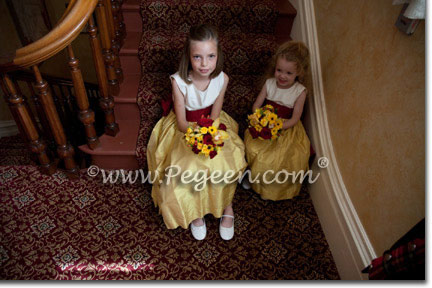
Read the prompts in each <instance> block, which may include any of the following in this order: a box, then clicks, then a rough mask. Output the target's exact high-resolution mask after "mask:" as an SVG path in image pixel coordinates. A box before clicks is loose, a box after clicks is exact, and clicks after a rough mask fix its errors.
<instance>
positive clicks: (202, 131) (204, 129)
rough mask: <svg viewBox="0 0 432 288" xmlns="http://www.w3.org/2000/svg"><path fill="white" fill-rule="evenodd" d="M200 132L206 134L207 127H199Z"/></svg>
mask: <svg viewBox="0 0 432 288" xmlns="http://www.w3.org/2000/svg"><path fill="white" fill-rule="evenodd" d="M200 132H201V134H207V132H208V129H207V127H201V129H200Z"/></svg>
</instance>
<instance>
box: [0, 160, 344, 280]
mask: <svg viewBox="0 0 432 288" xmlns="http://www.w3.org/2000/svg"><path fill="white" fill-rule="evenodd" d="M0 187H1V188H0V203H1V207H2V208H1V212H0V214H1V225H0V279H136V280H143V279H184V280H186V279H187V280H192V279H338V277H339V276H338V273H337V270H336V267H335V264H334V262H333V258H332V255H331V253H330V250H329V247H328V245H327V242H326V240H325V237H324V235H323V232H322V230H321V226H320V223H319V220H318V218H317V215H316V213H315V211H314V208H313V205H312V201H311V199H310V197H309V195H308V193H307V191H306V190H303V191H302V193H301V195H300V196H299V197H298V198H296V199H295V200H294V201H280V202H271V201H264V200H261V199H260V198H259V197H258V196H257V195H256V194H255V193H254V192H252V191H244V190H242V189H241V188H238V190H237V193H236V195H235V200H234V207H235V212H236V218H235V229H236V230H235V237H234V238H233V240H231V241H223V240H222V239H221V238H220V236H219V232H218V224H219V222H218V219H215V218H213V217H212V216H210V215H208V216H207V217H206V219H207V221H206V222H207V226H208V234H207V237H206V239H205V240H203V241H196V240H194V239H193V237H192V235H191V233H190V231H189V230H184V229H182V228H178V229H175V230H168V229H166V228H165V226H164V224H163V221H162V217H161V216H160V215H158V211H157V209H156V208H155V207H154V206H153V203H152V201H151V198H150V187H149V186H148V185H141V184H138V185H136V184H134V185H130V184H120V183H119V184H103V183H102V179H100V178H99V177H96V178H91V177H89V176H88V175H87V173H86V171H84V170H83V171H81V177H80V179H79V180H68V179H67V178H66V176H65V174H63V173H62V172H57V173H56V174H54V175H53V176H46V175H42V174H41V173H40V172H39V171H38V170H37V168H36V167H34V166H0Z"/></svg>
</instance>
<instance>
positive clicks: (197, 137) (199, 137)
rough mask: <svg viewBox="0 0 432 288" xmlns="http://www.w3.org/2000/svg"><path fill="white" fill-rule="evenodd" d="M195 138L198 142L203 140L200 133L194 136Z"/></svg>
mask: <svg viewBox="0 0 432 288" xmlns="http://www.w3.org/2000/svg"><path fill="white" fill-rule="evenodd" d="M196 139H197V140H198V142H201V143H202V141H203V136H202V135H201V134H200V135H198V136H196Z"/></svg>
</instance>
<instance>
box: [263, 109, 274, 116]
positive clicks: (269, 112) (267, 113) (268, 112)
mask: <svg viewBox="0 0 432 288" xmlns="http://www.w3.org/2000/svg"><path fill="white" fill-rule="evenodd" d="M271 114H272V112H271V111H270V110H265V111H264V115H266V117H268V116H270V115H271Z"/></svg>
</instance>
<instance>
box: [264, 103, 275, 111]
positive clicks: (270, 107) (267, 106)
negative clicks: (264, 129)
mask: <svg viewBox="0 0 432 288" xmlns="http://www.w3.org/2000/svg"><path fill="white" fill-rule="evenodd" d="M264 107H265V108H267V109H270V110H272V111H273V109H274V108H273V106H272V105H269V104H267V105H266V106H264Z"/></svg>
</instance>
